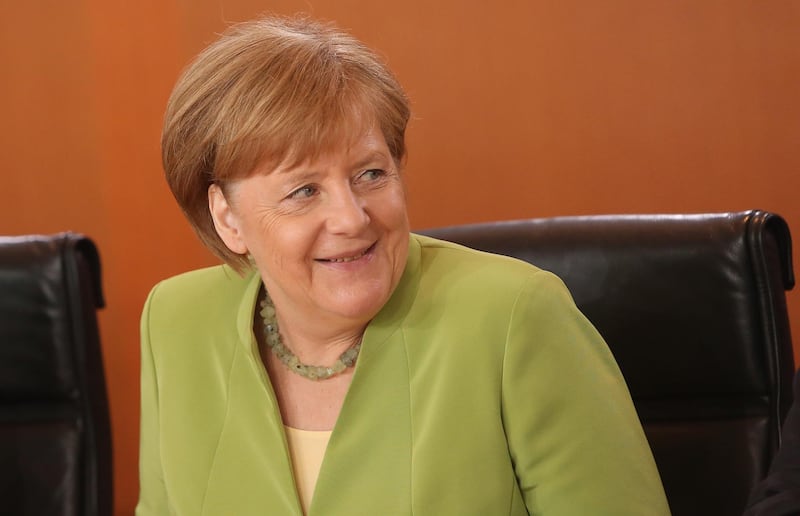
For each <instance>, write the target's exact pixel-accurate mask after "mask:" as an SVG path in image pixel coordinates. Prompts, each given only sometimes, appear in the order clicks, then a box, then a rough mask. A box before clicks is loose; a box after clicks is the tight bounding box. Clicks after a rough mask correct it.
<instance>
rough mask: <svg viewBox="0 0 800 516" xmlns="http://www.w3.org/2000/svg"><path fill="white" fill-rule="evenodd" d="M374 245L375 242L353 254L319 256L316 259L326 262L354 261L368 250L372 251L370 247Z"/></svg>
mask: <svg viewBox="0 0 800 516" xmlns="http://www.w3.org/2000/svg"><path fill="white" fill-rule="evenodd" d="M374 247H375V244H372V245H371V246H369V247H367V248H366V249H364V250H362V251H360V252H357V253H355V254H352V255H345V256H337V257H336V258H321V259H319V260H318V261H320V262H328V263H348V262H354V261H356V260H358V259H359V258H363V257H364V255H365V254H367V253H369V252H370V251H372V249H373V248H374Z"/></svg>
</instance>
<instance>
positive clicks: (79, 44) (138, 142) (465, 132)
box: [0, 0, 800, 515]
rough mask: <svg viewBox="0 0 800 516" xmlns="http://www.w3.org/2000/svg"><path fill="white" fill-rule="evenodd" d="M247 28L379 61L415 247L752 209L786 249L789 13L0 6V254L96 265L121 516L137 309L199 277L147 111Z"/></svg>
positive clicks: (306, 2) (132, 472) (798, 65)
mask: <svg viewBox="0 0 800 516" xmlns="http://www.w3.org/2000/svg"><path fill="white" fill-rule="evenodd" d="M262 12H276V13H285V14H291V13H296V12H307V13H311V14H312V15H314V16H317V17H320V18H324V19H328V20H335V21H337V22H338V24H339V25H340V26H342V27H344V28H348V29H350V30H351V31H352V32H353V33H354V34H355V35H357V36H358V37H360V38H361V39H363V40H364V41H366V42H367V43H368V44H370V45H372V46H373V47H375V48H377V49H378V50H379V51H380V52H381V53H382V54H384V55H385V56H386V57H387V59H388V61H389V62H390V64H391V66H392V67H393V68H394V70H395V71H396V72H397V75H398V76H399V78H400V80H401V82H402V83H403V84H404V85H405V86H406V88H407V90H408V92H409V94H410V96H411V98H412V99H413V109H414V120H413V122H412V123H411V127H410V132H409V137H408V138H409V147H410V161H409V165H408V169H407V173H408V183H409V189H410V210H411V220H412V225H413V226H414V227H416V228H422V227H429V226H436V225H444V224H456V223H466V222H476V221H486V220H499V219H509V218H521V217H539V216H553V215H568V214H593V213H637V212H708V211H729V210H742V209H748V208H761V209H767V210H772V211H776V212H778V213H781V214H782V215H784V216H785V217H786V218H787V220H788V221H789V224H790V226H791V227H792V228H793V229H794V230H795V233H796V234H798V235H800V203H798V202H797V198H798V190H800V148H799V147H800V145H798V144H799V143H800V100H798V91H800V30H798V27H800V3H798V2H796V1H792V0H775V1H771V2H761V1H757V0H707V1H704V2H697V1H694V0H660V1H658V0H647V1H641V0H614V1H611V2H595V1H589V0H583V1H580V0H562V1H560V2H547V1H541V0H529V1H520V0H510V1H508V2H497V3H491V2H485V1H477V0H459V1H456V0H441V1H439V2H427V1H425V0H409V1H407V2H404V3H396V2H394V3H384V2H371V1H362V0H273V1H270V2H258V1H254V0H217V1H211V0H174V1H167V2H164V1H162V0H140V1H138V2H128V1H122V0H102V1H101V0H76V1H73V2H63V1H60V0H41V1H37V2H24V1H21V0H16V1H14V0H9V1H7V2H3V4H2V6H0V63H1V64H2V71H1V72H0V73H2V76H0V113H2V120H3V122H2V124H0V159H1V160H2V167H0V174H2V179H3V180H2V188H3V194H2V195H3V197H4V200H3V202H2V203H0V234H22V233H49V232H56V231H62V230H74V231H79V232H84V233H86V234H88V235H90V236H92V237H93V238H94V239H95V240H96V242H97V243H98V244H99V246H100V249H101V253H102V258H103V263H104V279H105V288H106V292H107V299H108V308H107V309H106V310H104V311H103V312H102V314H101V321H100V322H101V330H102V336H103V344H104V351H105V361H106V367H107V371H108V373H107V374H108V382H109V386H110V397H111V404H112V418H113V426H114V444H115V457H114V459H115V467H116V476H115V481H116V491H117V492H116V506H117V513H118V514H120V515H127V514H131V513H132V510H133V507H134V505H135V501H136V496H137V476H136V475H137V471H136V470H137V439H138V362H139V356H138V317H139V312H140V310H141V306H142V303H143V301H144V298H145V296H146V294H147V292H148V290H149V289H150V287H151V286H152V285H153V284H154V283H155V282H157V281H158V280H160V279H162V278H165V277H167V276H170V275H172V274H175V273H178V272H181V271H184V270H187V269H190V268H195V267H198V266H202V265H206V264H211V263H213V262H214V260H213V259H212V258H211V257H210V255H209V254H208V253H207V252H205V251H204V250H203V249H202V248H201V246H200V245H199V244H198V243H197V242H196V241H195V239H194V236H193V234H192V233H191V231H190V229H189V228H188V226H187V224H186V223H185V222H184V221H183V219H182V217H181V215H180V213H179V210H178V209H177V208H176V206H175V205H174V203H173V201H172V198H171V195H170V193H169V192H168V190H167V188H166V186H165V184H164V182H163V180H162V172H161V169H160V161H159V160H160V158H159V131H160V124H161V116H162V112H163V108H164V104H165V101H166V99H167V96H168V94H169V91H170V89H171V86H172V84H173V83H174V81H175V78H176V77H177V75H178V73H179V71H180V70H181V69H182V67H183V66H184V65H185V63H186V62H187V61H188V60H189V59H190V57H191V56H193V55H194V54H195V53H196V52H198V51H199V50H200V49H201V48H202V47H203V46H205V45H206V44H207V43H208V42H210V41H211V40H212V39H213V38H214V34H215V33H217V32H219V31H221V30H222V29H223V28H224V27H225V25H226V23H228V22H233V21H240V20H244V19H248V18H251V17H254V16H255V15H257V14H259V13H262ZM797 263H798V262H797V260H795V266H796V267H797ZM789 304H790V310H791V317H792V322H793V324H794V328H795V331H796V332H797V331H798V330H797V328H798V327H800V326H799V325H800V298H798V295H797V294H796V293H795V294H791V295H790V296H789ZM798 341H800V339H798ZM198 401H200V400H198Z"/></svg>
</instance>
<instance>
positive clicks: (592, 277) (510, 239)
mask: <svg viewBox="0 0 800 516" xmlns="http://www.w3.org/2000/svg"><path fill="white" fill-rule="evenodd" d="M423 233H425V234H428V235H431V236H434V237H437V238H442V239H445V240H451V241H454V242H458V243H462V244H465V245H467V246H469V247H473V248H476V249H481V250H486V251H491V252H495V253H499V254H505V255H509V256H515V257H517V258H521V259H523V260H526V261H528V262H531V263H533V264H536V265H538V266H539V267H541V268H544V269H548V270H551V271H553V272H555V273H556V274H557V275H559V276H560V277H561V278H562V279H563V280H564V281H565V283H566V284H567V286H568V287H569V289H570V291H571V292H572V294H573V297H574V298H575V301H576V303H577V304H578V306H579V307H580V308H581V310H582V311H583V312H584V313H585V314H586V315H587V317H588V318H589V319H590V320H591V321H592V322H593V323H594V324H595V325H596V326H597V328H598V329H599V331H600V333H601V334H602V335H603V336H604V337H605V339H606V341H607V342H608V344H609V347H610V348H611V350H612V351H613V353H614V355H615V357H616V359H617V361H618V363H619V365H620V368H621V369H622V372H623V374H624V375H625V378H626V380H627V382H628V385H629V387H630V390H631V394H632V396H633V400H634V403H635V405H636V409H637V411H638V412H639V417H640V418H641V421H642V424H643V426H644V429H645V432H646V434H647V437H648V439H649V441H650V445H651V447H652V450H653V455H654V456H655V459H656V463H657V464H658V467H659V471H660V473H661V476H662V481H663V483H664V488H665V490H666V493H667V498H668V500H669V503H670V506H671V509H672V512H673V514H674V515H676V516H681V515H703V516H711V515H717V514H719V515H736V514H741V513H742V511H743V510H744V507H745V503H746V500H747V496H748V494H749V493H750V491H751V490H752V488H753V487H754V486H755V484H756V483H757V482H758V481H759V480H760V479H761V478H762V477H763V476H764V475H765V474H766V472H767V468H768V467H769V464H770V461H771V459H772V457H773V455H774V453H775V451H776V449H777V447H778V445H779V441H780V424H781V421H782V420H783V418H784V417H785V415H786V411H787V409H788V406H789V404H790V402H791V381H792V376H793V369H794V363H793V357H792V344H791V337H790V333H789V321H788V315H787V311H786V302H785V290H788V289H791V288H792V286H793V285H794V277H793V272H792V259H791V239H790V235H789V229H788V227H787V225H786V223H785V222H784V220H783V219H781V218H780V217H779V216H777V215H774V214H770V213H766V212H762V211H748V212H742V213H721V214H706V215H619V216H588V217H560V218H549V219H532V220H519V221H509V222H497V223H486V224H475V225H466V226H455V227H449V228H439V229H433V230H429V231H424V232H423Z"/></svg>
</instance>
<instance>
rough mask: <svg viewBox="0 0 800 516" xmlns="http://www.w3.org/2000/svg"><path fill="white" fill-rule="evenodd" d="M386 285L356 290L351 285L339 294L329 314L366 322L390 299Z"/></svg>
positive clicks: (354, 286)
mask: <svg viewBox="0 0 800 516" xmlns="http://www.w3.org/2000/svg"><path fill="white" fill-rule="evenodd" d="M391 293H392V292H391V289H390V288H389V286H388V285H386V286H383V287H380V288H375V286H374V285H373V286H372V288H370V287H365V288H358V286H357V285H353V286H351V287H349V288H348V289H347V291H346V292H339V293H338V295H336V296H335V299H334V300H332V301H333V302H332V303H331V312H334V313H336V314H338V315H339V316H340V317H344V318H347V319H353V320H358V321H364V322H367V321H369V320H370V319H372V318H373V317H375V315H376V314H377V313H378V312H380V311H381V309H382V308H383V306H384V305H385V304H386V303H387V302H388V301H389V298H390V297H391Z"/></svg>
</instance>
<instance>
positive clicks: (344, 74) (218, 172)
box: [161, 17, 410, 271]
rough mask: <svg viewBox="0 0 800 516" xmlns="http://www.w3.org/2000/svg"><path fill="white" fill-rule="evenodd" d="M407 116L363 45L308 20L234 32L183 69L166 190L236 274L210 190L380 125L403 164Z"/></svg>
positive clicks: (170, 111)
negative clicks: (211, 208)
mask: <svg viewBox="0 0 800 516" xmlns="http://www.w3.org/2000/svg"><path fill="white" fill-rule="evenodd" d="M409 115H410V111H409V106H408V100H407V98H406V95H405V93H404V92H403V90H402V88H401V87H400V84H399V83H398V82H397V80H396V79H395V77H394V76H393V75H392V73H391V72H390V71H389V69H388V68H387V67H386V65H385V64H384V63H383V62H382V61H381V60H380V59H379V58H378V56H377V55H376V54H375V53H374V52H373V51H371V50H370V49H369V48H367V47H366V46H365V45H364V44H362V43H361V42H359V41H358V40H356V39H355V38H353V37H352V36H350V35H349V34H347V33H344V32H342V31H340V30H338V29H336V28H335V27H333V26H332V25H328V24H323V23H320V22H316V21H312V20H309V19H306V18H275V17H270V18H263V19H259V20H255V21H251V22H246V23H242V24H238V25H234V26H232V27H231V28H229V29H228V30H227V31H226V32H225V33H224V34H223V35H222V37H221V38H220V39H218V40H217V41H216V42H214V43H213V44H212V45H211V46H209V47H208V48H206V49H205V50H204V51H203V52H202V53H201V54H200V55H198V56H197V58H196V59H195V60H194V61H193V62H192V63H191V64H190V65H189V67H188V68H187V69H186V70H185V71H184V73H183V75H182V76H181V77H180V79H179V80H178V82H177V84H176V85H175V88H174V90H173V92H172V95H171V96H170V99H169V102H168V104H167V112H166V115H165V121H164V129H163V133H162V138H161V148H162V161H163V165H164V172H165V174H166V178H167V182H168V183H169V186H170V189H171V190H172V193H173V195H174V196H175V199H176V200H177V201H178V204H179V205H180V207H181V209H182V210H183V212H184V214H185V215H186V218H187V219H188V220H189V222H190V223H191V225H192V227H193V228H194V230H195V231H196V233H197V234H198V236H199V237H200V239H201V240H202V241H203V243H204V244H205V245H206V246H207V247H208V248H209V249H210V250H211V251H212V252H213V253H214V254H216V255H217V256H218V257H220V258H221V259H222V260H223V261H225V262H226V263H228V264H229V265H231V266H232V267H234V269H236V270H239V271H242V270H243V269H245V268H246V267H249V266H250V263H249V261H248V259H247V257H246V256H243V255H239V254H236V253H234V252H232V251H231V250H230V249H228V248H227V247H226V246H225V244H224V243H223V242H222V240H221V239H220V237H219V236H218V235H217V232H216V230H215V229H214V223H213V219H212V218H211V213H210V212H209V208H208V188H209V186H210V185H212V184H215V183H216V184H219V185H221V186H224V184H225V181H227V180H231V179H236V178H241V177H245V176H246V175H248V174H249V173H251V172H252V171H253V169H255V168H256V166H257V165H258V164H259V163H261V162H262V161H264V160H270V161H272V162H276V163H278V162H282V161H284V160H289V161H290V162H293V163H294V164H297V163H299V162H301V161H303V160H305V159H309V158H314V157H316V156H318V155H319V154H320V153H322V152H324V151H327V150H331V149H333V148H334V147H335V146H336V145H341V144H342V143H346V142H343V141H342V140H343V139H344V140H347V139H348V138H352V137H353V136H354V134H353V133H354V131H358V130H359V129H361V128H363V126H362V125H361V124H363V123H364V121H365V120H370V121H371V122H374V123H377V124H378V126H379V127H380V129H381V132H382V133H383V136H384V138H385V139H386V143H387V145H388V148H389V151H390V152H391V154H392V157H393V158H394V160H395V161H396V162H397V164H398V166H399V165H400V164H401V163H402V161H403V159H404V158H405V154H406V147H405V129H406V125H407V123H408V119H409Z"/></svg>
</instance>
